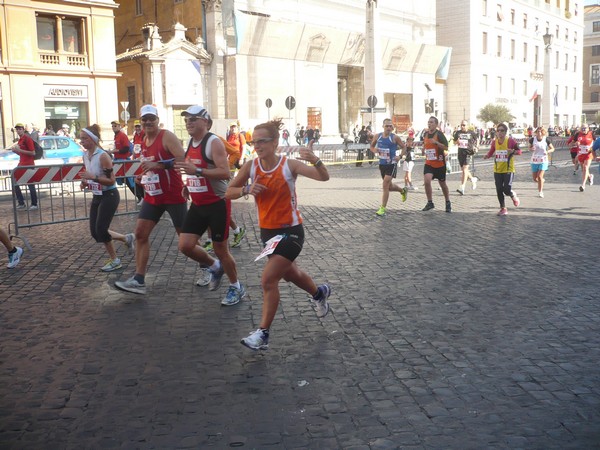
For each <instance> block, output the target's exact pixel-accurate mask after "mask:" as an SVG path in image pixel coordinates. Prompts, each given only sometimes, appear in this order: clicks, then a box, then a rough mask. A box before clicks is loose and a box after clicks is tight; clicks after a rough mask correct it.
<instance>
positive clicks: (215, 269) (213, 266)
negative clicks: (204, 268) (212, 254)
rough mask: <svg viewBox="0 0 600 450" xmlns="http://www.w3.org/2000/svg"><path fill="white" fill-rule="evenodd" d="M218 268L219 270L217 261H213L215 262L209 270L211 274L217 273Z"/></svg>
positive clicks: (219, 266) (219, 263)
mask: <svg viewBox="0 0 600 450" xmlns="http://www.w3.org/2000/svg"><path fill="white" fill-rule="evenodd" d="M220 268H221V262H220V261H219V260H218V259H215V262H214V263H213V265H212V266H210V267H209V269H210V270H211V271H213V272H217V271H218V270H219V269H220Z"/></svg>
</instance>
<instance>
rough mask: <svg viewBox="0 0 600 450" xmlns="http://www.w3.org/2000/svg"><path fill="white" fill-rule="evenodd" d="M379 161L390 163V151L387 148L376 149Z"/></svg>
mask: <svg viewBox="0 0 600 450" xmlns="http://www.w3.org/2000/svg"><path fill="white" fill-rule="evenodd" d="M377 151H378V152H379V159H385V160H386V161H387V162H390V149H389V148H378V149H377Z"/></svg>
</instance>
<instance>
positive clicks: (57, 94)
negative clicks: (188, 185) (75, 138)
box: [0, 0, 118, 146]
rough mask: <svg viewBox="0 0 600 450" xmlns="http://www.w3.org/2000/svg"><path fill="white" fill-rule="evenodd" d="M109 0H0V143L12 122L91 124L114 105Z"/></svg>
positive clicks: (111, 114) (104, 121) (8, 136)
mask: <svg viewBox="0 0 600 450" xmlns="http://www.w3.org/2000/svg"><path fill="white" fill-rule="evenodd" d="M116 8H117V5H116V4H115V3H114V1H113V0H93V1H91V0H90V1H85V0H80V1H76V2H75V1H72V2H56V1H34V0H22V1H19V2H0V46H1V47H0V49H1V53H0V58H1V62H2V64H1V66H0V124H1V129H0V133H1V135H0V141H1V142H2V145H4V146H7V145H8V144H9V143H11V142H12V140H13V137H14V135H13V133H12V132H11V129H12V126H13V125H14V124H15V123H17V122H23V123H34V124H36V125H37V126H38V127H39V128H40V130H43V129H44V128H45V127H47V126H48V125H52V126H53V128H54V129H55V130H58V129H60V128H61V126H62V125H63V124H66V125H68V126H69V127H70V129H71V133H76V132H77V131H78V130H79V129H80V128H81V127H83V126H85V125H88V124H89V123H94V122H97V123H98V124H99V125H100V126H101V127H102V128H103V129H105V130H107V132H108V136H107V137H110V136H111V135H112V132H110V122H111V120H114V118H115V117H116V115H117V113H118V110H117V97H116V86H117V82H116V79H117V76H118V74H117V72H116V64H115V35H114V12H115V9H116Z"/></svg>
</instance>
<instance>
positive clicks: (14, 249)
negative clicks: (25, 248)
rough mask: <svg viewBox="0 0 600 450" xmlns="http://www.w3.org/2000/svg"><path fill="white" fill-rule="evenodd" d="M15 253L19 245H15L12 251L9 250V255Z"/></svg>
mask: <svg viewBox="0 0 600 450" xmlns="http://www.w3.org/2000/svg"><path fill="white" fill-rule="evenodd" d="M13 253H17V247H14V248H13V249H12V250H11V251H10V252H8V254H9V255H12V254H13Z"/></svg>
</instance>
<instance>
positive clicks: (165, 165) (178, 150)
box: [142, 131, 185, 172]
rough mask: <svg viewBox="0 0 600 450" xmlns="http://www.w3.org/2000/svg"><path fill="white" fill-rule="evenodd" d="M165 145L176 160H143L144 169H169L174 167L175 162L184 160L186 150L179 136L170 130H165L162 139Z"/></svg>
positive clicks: (145, 170)
mask: <svg viewBox="0 0 600 450" xmlns="http://www.w3.org/2000/svg"><path fill="white" fill-rule="evenodd" d="M162 144H163V147H164V148H165V149H166V150H168V151H169V153H171V154H172V155H173V157H174V161H171V162H159V161H144V162H142V169H143V170H144V172H147V171H149V170H150V171H151V170H160V169H163V170H168V169H172V168H173V167H174V163H175V162H182V161H184V160H185V150H184V149H183V147H182V146H181V142H180V141H179V138H178V137H177V136H175V134H174V133H172V132H170V131H165V132H164V134H163V140H162Z"/></svg>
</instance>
